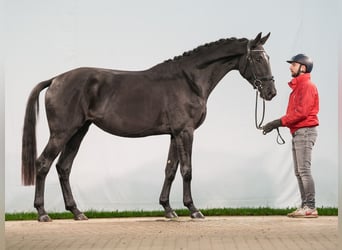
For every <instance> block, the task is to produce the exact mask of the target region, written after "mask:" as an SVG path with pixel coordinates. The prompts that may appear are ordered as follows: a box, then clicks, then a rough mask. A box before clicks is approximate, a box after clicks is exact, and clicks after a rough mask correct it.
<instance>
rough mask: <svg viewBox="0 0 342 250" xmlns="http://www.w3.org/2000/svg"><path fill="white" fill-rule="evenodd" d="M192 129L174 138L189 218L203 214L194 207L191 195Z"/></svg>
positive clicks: (201, 216)
mask: <svg viewBox="0 0 342 250" xmlns="http://www.w3.org/2000/svg"><path fill="white" fill-rule="evenodd" d="M192 142H193V129H191V128H190V129H187V130H184V131H183V132H181V133H180V136H178V137H177V138H176V144H177V151H178V155H179V159H180V164H181V168H180V170H181V174H182V177H183V203H184V206H186V207H187V208H188V209H189V210H190V213H191V218H194V219H202V218H204V216H203V214H202V213H201V212H200V211H199V210H198V209H197V208H196V207H195V205H194V202H193V200H192V195H191V179H192V166H191V154H192Z"/></svg>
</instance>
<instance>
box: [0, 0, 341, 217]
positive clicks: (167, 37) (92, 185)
mask: <svg viewBox="0 0 342 250" xmlns="http://www.w3.org/2000/svg"><path fill="white" fill-rule="evenodd" d="M337 5H338V1H337V0H333V1H330V4H325V3H323V2H321V1H306V0H299V1H298V0H296V1H295V0H290V1H286V2H280V3H277V5H275V4H274V3H273V1H271V0H263V1H258V2H255V1H254V2H252V1H239V2H235V1H227V0H225V1H223V0H222V1H221V0H214V1H199V0H197V1H194V0H191V1H186V2H184V1H178V0H177V1H172V2H167V3H164V2H161V1H154V0H150V1H143V2H139V1H109V0H99V1H90V0H83V1H80V0H68V1H66V0H60V1H55V2H52V1H42V0H35V1H18V0H12V1H6V3H5V4H4V7H5V11H4V13H5V21H6V24H5V36H4V38H5V41H4V42H5V45H6V46H5V48H6V51H5V64H4V68H5V70H4V75H5V98H6V99H5V118H6V120H5V129H6V138H5V156H6V159H5V164H6V166H5V210H6V212H15V211H31V210H32V211H34V208H33V197H34V187H24V186H21V176H20V171H21V170H20V169H21V162H20V159H21V136H22V126H23V117H24V110H25V106H26V101H27V97H28V95H29V93H30V91H31V90H32V88H33V87H34V86H35V85H36V84H37V83H38V82H40V81H42V80H46V79H48V78H51V77H52V76H55V75H57V74H60V73H62V72H65V71H67V70H70V69H73V68H76V67H79V66H94V67H103V68H115V69H123V70H142V69H147V68H149V67H152V66H154V65H155V64H157V63H160V62H162V61H164V60H166V59H168V58H172V57H174V56H176V55H180V54H182V53H183V52H184V51H188V50H191V49H193V48H195V47H197V46H199V45H202V44H204V43H207V42H212V41H215V40H218V39H220V38H229V37H238V38H240V37H246V38H250V39H252V38H254V37H255V36H256V35H257V33H259V32H263V33H264V34H266V33H268V32H271V37H270V39H269V40H268V41H267V43H266V45H265V46H264V47H265V49H266V51H267V52H268V54H269V55H270V57H271V65H272V71H273V75H274V77H275V80H276V87H277V90H278V95H277V96H276V97H275V98H274V99H273V100H272V101H271V102H267V107H266V112H267V113H266V118H265V120H266V122H267V121H270V120H273V119H276V118H279V117H280V116H282V115H283V114H284V113H285V110H286V105H287V101H288V95H289V94H290V88H289V87H288V85H287V82H288V81H289V80H290V79H291V77H290V73H289V69H288V68H289V65H288V64H287V63H286V62H285V61H286V60H288V59H289V58H291V57H292V56H293V55H294V54H297V53H306V54H308V55H309V56H311V57H312V58H313V60H314V69H313V72H312V78H313V81H314V82H315V83H316V84H317V87H318V89H319V93H320V101H321V110H320V114H319V117H320V126H319V137H318V141H317V144H316V146H315V148H314V152H313V162H312V171H313V175H314V178H315V183H316V193H317V197H316V199H317V206H319V207H320V206H337V204H338V201H337V186H338V185H337V183H338V180H337V176H338V174H337V173H338V164H337V161H338V154H337V132H338V128H337V120H338V119H337V114H338V113H337V106H338V105H337V100H338V99H337V96H338V95H337V93H338V84H337V83H338V67H337V61H338V54H337V50H338V45H337V41H338V32H337V23H338V22H337V13H338V8H336V7H337ZM247 6H248V8H247ZM43 98H44V93H42V94H41V102H40V103H41V106H40V107H41V113H40V118H39V122H38V126H37V131H38V133H37V134H38V151H39V152H41V150H42V148H43V147H44V146H45V144H46V142H47V139H48V136H49V133H48V127H47V122H46V118H45V113H44V108H43V105H42V104H43V103H44V99H43ZM254 104H255V92H254V90H253V89H252V87H251V86H250V85H249V84H248V82H247V81H246V80H244V79H243V78H242V77H241V76H240V75H239V73H238V72H230V73H229V74H228V75H227V76H226V77H225V78H224V79H223V80H222V81H221V83H220V84H219V85H218V87H217V88H216V89H215V90H214V92H213V94H212V95H211V96H210V99H209V103H208V115H207V118H206V121H205V122H204V124H203V125H202V126H201V127H200V128H199V129H198V130H197V131H196V132H195V139H194V149H193V182H192V187H193V198H194V201H195V203H196V205H197V206H198V207H199V208H211V207H246V206H248V207H259V206H270V207H289V206H296V205H298V204H299V201H300V199H299V194H298V188H297V182H296V179H295V176H294V174H293V167H292V157H291V136H290V133H289V131H288V129H286V128H281V130H280V131H281V133H282V135H283V136H284V138H285V140H286V144H285V145H283V146H279V145H277V144H276V141H275V140H276V133H275V132H273V133H271V134H269V135H267V136H264V135H262V133H261V131H258V130H256V129H255V127H254ZM168 146H169V136H166V135H165V136H155V137H147V138H141V139H127V138H119V137H116V136H112V135H109V134H106V133H105V132H103V131H101V130H99V129H98V128H97V127H95V126H92V127H91V129H90V131H89V133H88V134H87V136H86V138H85V140H84V141H83V143H82V145H81V148H80V151H79V153H78V155H77V158H76V159H75V162H74V166H73V170H72V174H71V183H72V189H73V192H74V197H75V199H76V201H77V202H78V205H79V207H80V208H81V209H82V210H88V209H97V210H116V209H118V210H127V209H144V210H147V209H161V207H160V206H159V204H158V200H159V194H160V191H161V187H162V183H163V179H164V167H165V164H166V157H167V153H168ZM181 183H182V182H181V177H180V174H178V175H177V178H176V181H175V183H174V185H173V189H172V191H171V202H172V204H173V206H174V207H175V208H181V207H182V185H181ZM45 204H46V208H47V209H48V210H50V211H63V210H64V204H63V198H62V194H61V190H60V187H59V183H58V178H57V174H56V170H55V168H54V167H52V168H51V171H50V173H49V175H48V177H47V183H46V201H45Z"/></svg>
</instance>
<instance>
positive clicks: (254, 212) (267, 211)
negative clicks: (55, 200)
mask: <svg viewBox="0 0 342 250" xmlns="http://www.w3.org/2000/svg"><path fill="white" fill-rule="evenodd" d="M293 210H295V208H269V207H259V208H212V209H201V212H202V213H203V215H204V216H276V215H287V214H288V213H290V212H292V211H293ZM317 210H318V214H319V215H320V216H337V215H338V209H337V208H333V207H322V208H317ZM175 211H176V213H177V214H178V216H189V211H188V210H187V209H176V210H175ZM84 214H85V215H86V216H87V217H88V218H89V219H93V218H130V217H164V211H161V210H160V211H144V210H136V211H95V210H90V211H86V212H84ZM49 216H50V217H51V218H52V219H54V220H56V219H73V215H72V214H71V213H70V212H63V213H56V212H50V213H49ZM36 219H37V213H33V212H29V213H25V212H23V213H6V214H5V220H6V221H20V220H36Z"/></svg>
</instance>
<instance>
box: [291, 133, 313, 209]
mask: <svg viewBox="0 0 342 250" xmlns="http://www.w3.org/2000/svg"><path fill="white" fill-rule="evenodd" d="M316 138H317V131H316V128H302V129H299V130H298V131H297V132H296V135H295V136H294V138H293V141H294V149H295V151H296V158H297V164H298V173H299V176H300V179H301V184H300V185H302V186H300V188H302V190H301V193H302V192H303V195H302V199H303V198H304V199H303V205H304V206H308V207H309V208H311V209H312V208H315V184H314V180H313V178H312V175H311V155H312V148H313V146H314V144H315V141H316Z"/></svg>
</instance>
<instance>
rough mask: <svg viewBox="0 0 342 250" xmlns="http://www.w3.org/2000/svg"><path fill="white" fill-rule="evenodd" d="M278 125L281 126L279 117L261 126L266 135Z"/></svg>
mask: <svg viewBox="0 0 342 250" xmlns="http://www.w3.org/2000/svg"><path fill="white" fill-rule="evenodd" d="M280 126H281V120H280V119H277V120H274V121H271V122H269V123H267V124H266V125H265V126H263V127H262V130H263V134H264V135H266V134H268V133H269V132H271V131H272V130H273V129H275V128H278V127H280Z"/></svg>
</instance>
